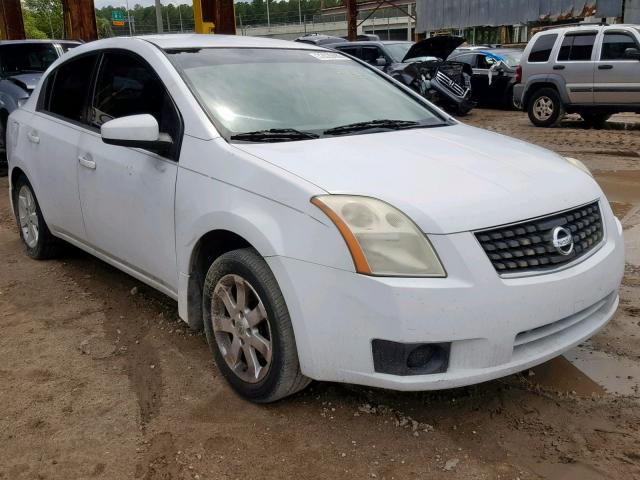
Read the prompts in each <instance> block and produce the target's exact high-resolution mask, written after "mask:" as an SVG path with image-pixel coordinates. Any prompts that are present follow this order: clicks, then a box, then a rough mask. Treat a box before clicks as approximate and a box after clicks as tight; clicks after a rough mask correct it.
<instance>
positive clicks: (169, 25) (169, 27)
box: [167, 8, 171, 33]
mask: <svg viewBox="0 0 640 480" xmlns="http://www.w3.org/2000/svg"><path fill="white" fill-rule="evenodd" d="M167 32H169V33H171V24H170V23H169V8H167Z"/></svg>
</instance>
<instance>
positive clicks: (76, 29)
mask: <svg viewBox="0 0 640 480" xmlns="http://www.w3.org/2000/svg"><path fill="white" fill-rule="evenodd" d="M62 11H63V14H64V36H65V38H67V39H70V40H83V41H85V42H90V41H92V40H97V39H98V27H97V26H96V11H95V9H94V7H93V2H91V1H87V0H62Z"/></svg>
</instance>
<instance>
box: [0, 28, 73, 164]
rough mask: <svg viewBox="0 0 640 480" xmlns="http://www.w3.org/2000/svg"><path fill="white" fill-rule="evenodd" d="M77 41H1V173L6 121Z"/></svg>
mask: <svg viewBox="0 0 640 480" xmlns="http://www.w3.org/2000/svg"><path fill="white" fill-rule="evenodd" d="M78 45H80V43H79V42H74V41H70V40H7V41H2V42H0V172H1V171H2V170H3V165H2V163H3V162H4V161H5V160H4V150H5V137H6V134H5V132H6V126H7V118H8V117H9V114H10V113H11V112H13V111H14V110H15V109H17V108H19V107H20V106H22V104H23V103H24V102H26V101H27V99H28V98H29V96H30V95H31V92H33V89H34V88H35V87H36V85H37V84H38V81H39V80H40V77H41V76H42V74H43V73H44V71H45V70H46V69H47V68H49V65H51V64H52V63H53V62H55V61H56V60H57V59H58V57H60V56H61V55H62V54H64V53H65V52H66V51H68V50H69V49H70V48H73V47H77V46H78Z"/></svg>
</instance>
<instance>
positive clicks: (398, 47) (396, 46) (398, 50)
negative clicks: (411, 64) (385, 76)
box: [385, 42, 413, 63]
mask: <svg viewBox="0 0 640 480" xmlns="http://www.w3.org/2000/svg"><path fill="white" fill-rule="evenodd" d="M385 46H386V47H387V51H388V52H389V55H391V58H392V59H393V61H394V62H398V63H400V62H402V59H403V58H404V57H405V55H406V54H407V52H408V51H409V49H410V48H411V47H412V46H413V43H411V42H402V43H387V44H386V45H385Z"/></svg>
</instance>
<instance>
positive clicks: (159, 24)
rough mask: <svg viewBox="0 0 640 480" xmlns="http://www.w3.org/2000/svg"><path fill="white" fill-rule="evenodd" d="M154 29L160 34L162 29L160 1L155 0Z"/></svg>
mask: <svg viewBox="0 0 640 480" xmlns="http://www.w3.org/2000/svg"><path fill="white" fill-rule="evenodd" d="M156 27H157V30H158V33H162V32H163V31H164V28H163V27H162V4H161V3H160V0H156Z"/></svg>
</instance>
